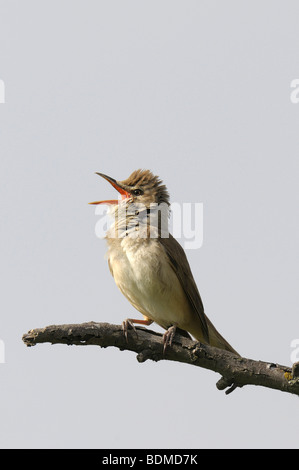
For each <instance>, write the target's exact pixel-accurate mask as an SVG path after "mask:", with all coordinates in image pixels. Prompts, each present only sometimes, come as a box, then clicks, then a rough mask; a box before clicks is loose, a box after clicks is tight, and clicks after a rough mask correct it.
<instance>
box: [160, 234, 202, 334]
mask: <svg viewBox="0 0 299 470" xmlns="http://www.w3.org/2000/svg"><path fill="white" fill-rule="evenodd" d="M159 241H160V242H161V244H162V246H163V247H164V250H165V252H166V254H167V256H168V259H169V263H170V266H171V267H172V269H173V270H174V272H175V273H176V275H177V277H178V279H179V281H180V283H181V286H182V288H183V289H184V292H185V294H186V297H187V298H188V301H189V302H190V304H191V306H192V308H193V310H194V312H195V313H196V314H197V316H198V319H199V321H200V323H201V328H202V333H203V335H204V338H205V340H206V341H207V342H209V329H208V325H207V321H206V315H205V313H204V306H203V303H202V300H201V297H200V294H199V291H198V288H197V285H196V283H195V281H194V278H193V275H192V271H191V268H190V265H189V262H188V260H187V256H186V254H185V251H184V250H183V248H182V247H181V245H180V244H179V243H178V241H177V240H176V239H175V238H174V237H173V236H172V235H171V234H169V238H160V239H159Z"/></svg>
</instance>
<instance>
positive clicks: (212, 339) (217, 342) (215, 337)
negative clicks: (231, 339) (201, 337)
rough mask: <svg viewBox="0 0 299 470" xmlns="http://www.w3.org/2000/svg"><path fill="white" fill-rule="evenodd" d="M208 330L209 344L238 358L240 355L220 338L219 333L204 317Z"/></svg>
mask: <svg viewBox="0 0 299 470" xmlns="http://www.w3.org/2000/svg"><path fill="white" fill-rule="evenodd" d="M206 319H207V324H208V329H209V344H210V345H211V346H215V347H216V348H220V349H224V350H225V351H230V352H232V353H234V354H236V355H238V356H240V354H239V353H238V352H237V351H236V350H235V349H234V348H233V347H232V346H231V345H230V344H229V343H228V342H227V341H226V339H224V338H223V336H221V334H220V333H219V331H217V330H216V328H215V326H214V325H213V323H212V322H211V321H210V320H209V319H208V317H206Z"/></svg>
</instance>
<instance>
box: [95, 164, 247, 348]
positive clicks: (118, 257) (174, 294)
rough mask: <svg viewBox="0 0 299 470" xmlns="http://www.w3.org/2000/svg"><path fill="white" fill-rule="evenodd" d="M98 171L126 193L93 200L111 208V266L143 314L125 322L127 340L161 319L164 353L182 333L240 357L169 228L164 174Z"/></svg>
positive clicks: (109, 263)
mask: <svg viewBox="0 0 299 470" xmlns="http://www.w3.org/2000/svg"><path fill="white" fill-rule="evenodd" d="M96 174H97V175H99V176H101V177H102V178H104V179H105V180H106V181H108V182H109V183H110V184H111V185H112V186H113V187H114V188H115V189H116V190H117V191H118V193H119V194H120V199H109V200H107V199H106V200H101V201H95V202H91V203H89V204H94V205H98V204H107V205H108V206H109V208H108V212H109V214H110V215H111V216H112V220H113V222H112V224H111V226H110V227H109V229H108V230H107V233H106V236H105V238H106V241H107V245H108V252H107V258H108V265H109V269H110V272H111V274H112V276H113V278H114V281H115V283H116V285H117V287H118V288H119V290H120V291H121V292H122V294H123V295H124V296H125V297H126V298H127V300H128V301H129V302H130V303H131V304H132V306H133V307H134V308H135V309H136V310H138V311H139V312H140V313H141V314H142V316H143V319H141V318H127V319H125V320H124V321H123V324H122V327H123V331H124V334H125V336H126V338H128V329H131V328H133V329H134V330H135V332H136V328H135V324H139V325H144V326H149V325H151V324H152V323H153V322H155V323H156V324H158V325H159V326H160V327H162V328H163V329H164V330H166V331H165V333H164V334H163V344H164V346H163V350H164V352H165V350H166V348H167V347H168V346H169V347H171V345H172V341H173V338H174V336H175V334H176V333H179V334H182V335H184V336H187V337H189V338H190V335H191V338H192V337H193V338H195V340H197V341H199V342H201V343H204V344H209V345H211V346H214V347H217V348H220V349H222V350H226V351H229V352H231V353H234V354H236V355H239V354H238V353H237V351H236V350H235V349H234V348H233V347H232V346H231V345H230V344H229V343H228V342H227V341H226V340H225V339H224V338H223V336H221V334H220V333H219V332H218V331H217V330H216V328H215V326H214V325H213V324H212V322H211V321H210V320H209V318H208V317H207V315H206V313H205V310H204V306H203V302H202V299H201V296H200V293H199V290H198V288H197V285H196V282H195V280H194V277H193V274H192V271H191V268H190V264H189V262H188V259H187V256H186V253H185V251H184V249H183V248H182V246H181V245H180V244H179V242H178V241H177V240H176V239H175V238H174V237H173V236H172V235H171V234H170V233H169V231H168V227H167V225H168V218H169V212H170V196H169V193H168V190H167V187H166V186H165V184H164V183H163V181H162V180H161V179H160V177H158V176H156V175H154V174H153V173H152V172H151V171H150V170H143V169H138V170H135V171H133V173H132V174H131V175H130V176H129V177H128V178H127V179H125V180H122V181H117V180H115V179H114V178H111V177H110V176H107V175H105V174H103V173H98V172H97V173H96ZM161 207H162V209H163V210H160V209H161Z"/></svg>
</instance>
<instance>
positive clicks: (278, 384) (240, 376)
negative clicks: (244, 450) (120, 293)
mask: <svg viewBox="0 0 299 470" xmlns="http://www.w3.org/2000/svg"><path fill="white" fill-rule="evenodd" d="M22 339H23V341H24V343H25V344H26V345H27V346H35V345H36V344H38V343H52V344H57V343H60V344H68V345H80V346H87V345H97V346H101V347H102V348H106V347H109V346H114V347H117V348H119V349H120V350H121V351H123V350H128V351H133V352H135V353H137V360H138V361H139V362H144V361H146V360H148V359H151V360H153V361H160V360H169V361H177V362H183V363H185V364H191V365H194V366H197V367H203V368H204V369H209V370H212V371H214V372H217V373H219V374H221V376H222V378H221V379H220V380H219V381H218V382H217V384H216V386H217V388H218V389H219V390H224V389H227V390H226V392H225V393H226V394H228V393H230V392H232V391H233V390H235V388H237V387H243V386H244V385H259V386H262V387H268V388H272V389H275V390H280V391H282V392H288V393H292V394H295V395H298V396H299V367H298V363H296V364H294V366H293V367H287V366H282V365H279V364H275V363H269V362H262V361H255V360H253V359H246V358H240V357H238V356H236V355H234V354H232V353H230V352H228V351H224V350H222V349H218V348H214V347H212V346H209V345H207V344H202V343H199V342H197V341H193V340H191V339H188V338H185V337H183V336H180V335H176V336H175V338H174V340H173V343H172V345H171V347H167V348H166V351H165V353H163V340H162V335H161V334H159V333H156V332H155V331H152V330H149V329H146V328H142V327H136V332H135V331H133V330H129V331H128V341H127V340H126V338H125V337H124V334H123V331H122V327H121V326H120V325H111V324H110V323H95V322H88V323H82V324H79V325H75V324H74V325H72V324H69V325H51V326H47V327H45V328H39V329H34V330H30V331H29V332H28V333H27V334H24V335H23V338H22Z"/></svg>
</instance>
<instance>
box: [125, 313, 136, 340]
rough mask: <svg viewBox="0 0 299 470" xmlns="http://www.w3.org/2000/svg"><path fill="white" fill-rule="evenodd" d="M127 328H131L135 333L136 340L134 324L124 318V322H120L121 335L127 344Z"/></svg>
mask: <svg viewBox="0 0 299 470" xmlns="http://www.w3.org/2000/svg"><path fill="white" fill-rule="evenodd" d="M129 328H132V329H133V330H134V331H135V333H136V336H137V338H138V333H137V331H136V328H135V325H134V323H133V322H132V320H131V319H130V318H126V320H124V321H123V322H122V330H123V333H124V336H125V338H126V341H127V342H128V329H129Z"/></svg>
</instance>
